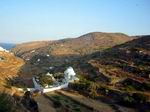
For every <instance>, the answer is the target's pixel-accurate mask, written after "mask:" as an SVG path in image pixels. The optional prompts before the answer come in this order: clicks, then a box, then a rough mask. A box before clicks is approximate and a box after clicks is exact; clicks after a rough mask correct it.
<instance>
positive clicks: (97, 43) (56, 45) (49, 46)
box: [12, 32, 133, 61]
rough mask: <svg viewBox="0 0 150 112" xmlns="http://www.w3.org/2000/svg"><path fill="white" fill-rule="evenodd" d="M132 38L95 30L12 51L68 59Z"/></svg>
mask: <svg viewBox="0 0 150 112" xmlns="http://www.w3.org/2000/svg"><path fill="white" fill-rule="evenodd" d="M132 39H133V38H131V37H129V36H127V35H125V34H121V33H101V32H93V33H88V34H85V35H83V36H80V37H78V38H72V39H63V40H58V41H40V42H29V43H23V44H19V45H17V46H16V47H15V48H13V49H12V52H14V53H15V54H16V55H17V56H19V57H22V58H23V59H26V60H29V59H31V58H32V57H33V56H35V55H37V54H38V55H39V54H41V55H50V56H51V57H60V58H62V57H65V59H66V58H67V57H69V56H83V55H86V54H90V53H93V52H95V51H99V50H103V49H106V48H110V47H112V46H115V45H117V44H121V43H124V42H127V41H129V40H132ZM63 61H64V58H63Z"/></svg>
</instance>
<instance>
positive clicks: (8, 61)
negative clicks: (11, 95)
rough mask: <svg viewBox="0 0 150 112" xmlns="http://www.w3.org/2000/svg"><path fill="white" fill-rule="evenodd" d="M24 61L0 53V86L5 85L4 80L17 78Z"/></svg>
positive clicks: (6, 53)
mask: <svg viewBox="0 0 150 112" xmlns="http://www.w3.org/2000/svg"><path fill="white" fill-rule="evenodd" d="M23 64H24V61H23V60H22V59H20V58H17V57H16V56H14V55H13V54H11V53H8V52H3V51H0V86H1V87H2V86H4V85H5V84H6V79H9V78H13V77H16V76H18V72H19V70H20V67H21V66H22V65H23Z"/></svg>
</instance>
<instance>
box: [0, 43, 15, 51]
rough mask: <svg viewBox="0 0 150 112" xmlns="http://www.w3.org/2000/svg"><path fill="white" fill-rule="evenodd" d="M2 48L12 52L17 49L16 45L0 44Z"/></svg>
mask: <svg viewBox="0 0 150 112" xmlns="http://www.w3.org/2000/svg"><path fill="white" fill-rule="evenodd" d="M0 46H1V47H3V48H4V49H7V50H10V49H11V48H13V47H15V46H16V44H12V43H0Z"/></svg>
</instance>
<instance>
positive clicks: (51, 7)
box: [0, 0, 150, 43]
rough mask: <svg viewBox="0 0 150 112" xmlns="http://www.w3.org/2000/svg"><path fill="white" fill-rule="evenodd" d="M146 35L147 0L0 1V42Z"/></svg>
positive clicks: (149, 13) (149, 9)
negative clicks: (101, 34)
mask: <svg viewBox="0 0 150 112" xmlns="http://www.w3.org/2000/svg"><path fill="white" fill-rule="evenodd" d="M89 32H122V33H125V34H127V35H148V34H150V0H0V42H5V43H20V42H27V41H37V40H57V39H62V38H72V37H73V38H74V37H78V36H80V35H83V34H86V33H89Z"/></svg>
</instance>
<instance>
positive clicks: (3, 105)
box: [0, 93, 15, 112]
mask: <svg viewBox="0 0 150 112" xmlns="http://www.w3.org/2000/svg"><path fill="white" fill-rule="evenodd" d="M0 112H15V106H14V103H13V101H12V98H11V96H9V95H8V94H5V93H0Z"/></svg>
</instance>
